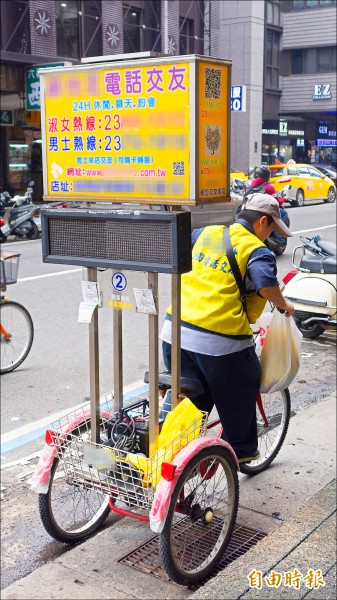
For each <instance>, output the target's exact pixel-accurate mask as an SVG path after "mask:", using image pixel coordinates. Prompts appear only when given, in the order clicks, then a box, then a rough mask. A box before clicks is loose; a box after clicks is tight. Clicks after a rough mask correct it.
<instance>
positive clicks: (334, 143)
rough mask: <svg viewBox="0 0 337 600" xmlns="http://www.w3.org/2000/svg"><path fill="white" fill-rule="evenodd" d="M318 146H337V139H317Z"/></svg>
mask: <svg viewBox="0 0 337 600" xmlns="http://www.w3.org/2000/svg"><path fill="white" fill-rule="evenodd" d="M316 146H337V140H316Z"/></svg>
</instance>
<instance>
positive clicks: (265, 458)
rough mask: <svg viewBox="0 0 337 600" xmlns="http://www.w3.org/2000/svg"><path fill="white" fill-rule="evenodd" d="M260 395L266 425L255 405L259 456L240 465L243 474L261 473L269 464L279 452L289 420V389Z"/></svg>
mask: <svg viewBox="0 0 337 600" xmlns="http://www.w3.org/2000/svg"><path fill="white" fill-rule="evenodd" d="M261 396H262V405H263V408H264V411H265V414H266V417H267V419H268V425H266V424H265V422H264V419H263V417H262V415H261V414H260V411H259V408H258V407H257V408H256V412H257V436H258V441H259V451H260V458H259V459H258V460H253V461H252V462H250V463H243V464H241V465H240V471H241V473H245V475H255V474H257V473H261V471H264V469H266V468H267V467H268V466H269V465H270V463H271V462H272V461H273V460H274V458H275V457H276V456H277V454H278V453H279V451H280V449H281V447H282V444H283V442H284V438H285V436H286V433H287V431H288V426H289V421H290V394H289V390H288V389H285V390H282V392H274V393H272V394H261Z"/></svg>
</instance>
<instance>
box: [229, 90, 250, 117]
mask: <svg viewBox="0 0 337 600" xmlns="http://www.w3.org/2000/svg"><path fill="white" fill-rule="evenodd" d="M246 95H247V87H246V86H245V85H233V86H232V87H231V111H232V112H246Z"/></svg>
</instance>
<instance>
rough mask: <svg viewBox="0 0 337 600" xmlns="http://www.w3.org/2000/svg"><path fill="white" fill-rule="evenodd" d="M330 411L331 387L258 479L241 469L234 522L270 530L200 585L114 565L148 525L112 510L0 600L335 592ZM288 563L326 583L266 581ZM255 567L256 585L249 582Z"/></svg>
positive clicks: (295, 423)
mask: <svg viewBox="0 0 337 600" xmlns="http://www.w3.org/2000/svg"><path fill="white" fill-rule="evenodd" d="M335 410H336V397H335V395H331V396H330V397H328V398H327V399H326V400H324V401H323V402H320V403H319V404H316V405H312V406H311V407H310V408H308V409H306V410H303V411H301V412H299V413H298V414H297V415H295V416H294V417H293V418H292V419H291V423H290V427H289V432H288V435H287V438H286V442H285V444H284V447H283V448H282V450H281V452H280V455H279V457H278V458H277V459H276V460H275V463H274V465H272V466H271V467H270V468H269V469H267V470H266V471H265V472H264V473H261V474H260V475H258V476H256V477H251V478H249V477H247V476H242V475H240V510H239V515H238V523H240V524H243V525H249V526H250V527H253V528H256V529H261V530H263V531H265V532H267V533H268V535H267V537H265V538H264V539H263V540H262V541H260V542H259V543H258V544H257V545H256V546H254V547H253V548H251V550H249V551H248V552H247V553H246V554H245V555H243V556H242V557H241V558H239V559H237V560H236V561H234V562H233V563H231V564H230V565H229V566H228V567H227V568H226V569H225V570H224V571H222V572H221V573H220V574H219V575H217V576H216V577H214V578H213V579H211V580H210V581H209V582H207V583H206V584H205V585H204V586H203V587H201V588H199V590H197V591H196V592H194V593H192V591H191V590H189V589H187V588H183V587H180V586H177V585H175V584H173V583H171V582H170V581H165V580H163V579H158V578H156V577H154V576H152V575H147V574H144V573H141V572H139V571H136V570H135V569H131V568H130V567H128V566H126V565H124V564H121V563H118V562H117V561H118V559H120V558H121V557H123V556H125V554H127V553H128V552H131V551H132V550H134V549H135V548H136V547H137V546H139V545H140V544H142V543H144V542H146V541H147V540H148V539H150V538H151V537H152V536H153V534H152V532H151V531H150V529H149V527H148V525H146V524H144V523H140V522H138V521H135V520H133V519H129V518H121V519H120V518H118V517H117V518H116V517H112V519H111V521H110V522H111V523H113V521H115V522H114V523H113V524H112V526H111V527H109V528H107V529H105V530H103V531H101V532H99V533H98V534H97V535H96V536H95V537H93V538H91V539H89V540H87V541H86V542H84V543H83V544H81V545H79V546H76V547H74V548H73V549H71V550H69V551H68V552H66V553H65V554H63V555H62V556H61V557H60V558H58V559H56V560H54V561H53V562H50V563H48V564H46V565H45V566H43V567H40V568H39V569H37V570H36V571H34V572H33V573H31V574H30V575H28V576H26V577H24V578H22V579H21V580H19V581H17V582H15V583H13V584H12V585H10V586H8V587H7V588H5V589H4V590H2V593H1V598H2V599H3V600H29V599H33V598H36V599H37V600H50V599H56V598H58V599H63V600H68V599H69V598H71V599H74V600H75V599H77V598H81V599H83V600H86V599H88V600H89V599H93V600H95V599H99V600H108V599H119V598H130V599H141V598H144V599H152V598H153V599H155V598H156V599H157V598H163V599H164V598H165V599H170V598H177V599H178V598H189V597H190V598H193V599H194V598H195V599H197V598H209V599H221V598H223V599H226V600H231V599H233V600H236V599H238V598H246V597H247V598H255V597H259V598H268V599H269V598H289V599H293V598H294V599H297V598H303V597H308V599H309V600H314V599H317V600H318V599H323V598H326V599H330V598H335V597H336V588H335V573H336V571H335V568H336V567H335V565H336V548H335V539H336V534H335V511H336V486H335V468H336V467H335V465H336V462H335V458H336V424H335V423H336V421H335ZM36 533H37V535H38V532H36ZM294 569H297V570H298V571H299V572H300V573H302V575H303V577H306V576H307V574H308V572H309V570H310V569H312V570H313V571H314V572H315V574H316V579H317V581H319V577H318V570H321V572H322V577H323V580H324V582H325V583H326V585H325V586H324V587H323V586H321V585H319V583H318V584H317V590H315V589H310V587H306V585H305V580H302V582H301V586H300V588H299V589H296V587H295V586H294V585H288V586H285V585H283V581H282V584H281V585H280V587H278V588H276V587H267V584H266V583H265V580H264V576H266V575H267V576H268V575H269V576H270V574H271V572H272V571H274V572H278V573H281V574H282V576H283V574H284V573H286V572H293V571H294ZM252 570H255V576H256V577H257V578H258V577H259V576H261V590H259V589H257V588H256V587H250V586H249V579H248V575H249V573H250V572H251V571H252ZM260 574H261V575H260ZM252 581H253V580H252ZM257 581H258V580H257ZM255 582H256V580H254V581H253V583H255ZM293 583H294V581H293Z"/></svg>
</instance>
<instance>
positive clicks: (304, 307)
mask: <svg viewBox="0 0 337 600" xmlns="http://www.w3.org/2000/svg"><path fill="white" fill-rule="evenodd" d="M300 240H301V242H302V245H301V246H296V248H295V249H294V251H293V259H292V262H293V266H294V267H295V268H294V270H292V271H290V272H289V273H287V275H286V276H285V277H284V278H283V283H284V284H285V285H284V288H283V295H284V296H285V297H286V298H287V299H288V300H290V302H292V303H293V304H294V305H295V315H294V319H295V322H296V325H297V327H298V328H299V329H300V331H301V332H302V334H303V336H304V337H305V338H311V339H316V338H318V337H319V336H320V335H322V333H324V331H325V330H329V331H337V320H336V317H337V307H336V285H337V278H336V274H337V267H336V244H335V243H333V242H329V241H327V240H323V239H322V238H321V236H320V235H316V236H314V237H313V238H307V237H302V236H300ZM298 250H300V251H301V252H302V255H301V258H300V261H299V264H296V253H297V251H298Z"/></svg>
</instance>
